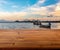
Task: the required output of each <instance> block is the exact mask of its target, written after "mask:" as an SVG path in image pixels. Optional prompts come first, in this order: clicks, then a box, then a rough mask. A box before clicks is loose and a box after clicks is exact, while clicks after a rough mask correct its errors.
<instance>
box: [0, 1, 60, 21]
mask: <svg viewBox="0 0 60 50" xmlns="http://www.w3.org/2000/svg"><path fill="white" fill-rule="evenodd" d="M46 15H53V16H59V17H60V0H0V19H3V20H24V19H32V18H35V19H36V18H40V17H43V16H46Z"/></svg>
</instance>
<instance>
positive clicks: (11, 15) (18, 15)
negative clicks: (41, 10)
mask: <svg viewBox="0 0 60 50" xmlns="http://www.w3.org/2000/svg"><path fill="white" fill-rule="evenodd" d="M26 14H27V13H26V12H0V19H6V20H22V19H24V18H25V17H24V16H25V15H26Z"/></svg>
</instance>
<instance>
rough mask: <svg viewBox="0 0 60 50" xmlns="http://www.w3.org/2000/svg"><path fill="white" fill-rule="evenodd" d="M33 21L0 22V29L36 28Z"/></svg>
mask: <svg viewBox="0 0 60 50" xmlns="http://www.w3.org/2000/svg"><path fill="white" fill-rule="evenodd" d="M38 28H39V27H38V26H36V25H33V23H0V29H38Z"/></svg>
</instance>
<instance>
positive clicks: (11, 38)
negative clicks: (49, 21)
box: [0, 29, 60, 48]
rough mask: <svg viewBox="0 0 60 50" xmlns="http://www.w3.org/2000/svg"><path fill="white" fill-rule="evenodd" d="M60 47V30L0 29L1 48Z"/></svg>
mask: <svg viewBox="0 0 60 50" xmlns="http://www.w3.org/2000/svg"><path fill="white" fill-rule="evenodd" d="M14 47H15V48H16V47H17V48H60V30H50V29H41V30H0V48H14Z"/></svg>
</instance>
